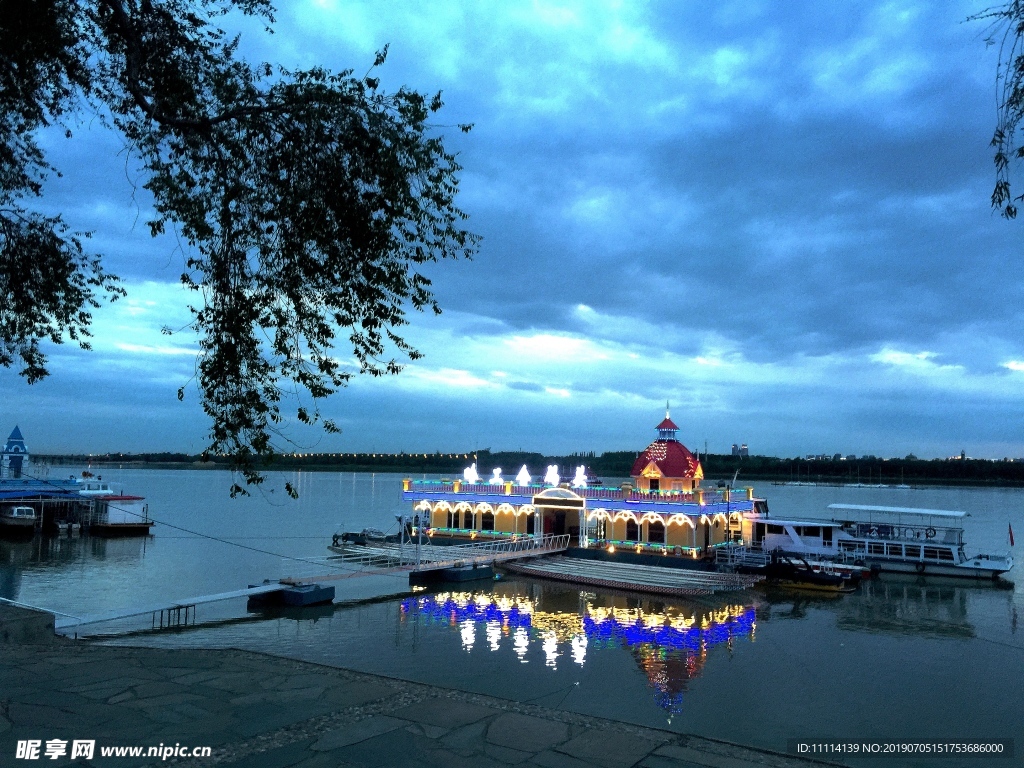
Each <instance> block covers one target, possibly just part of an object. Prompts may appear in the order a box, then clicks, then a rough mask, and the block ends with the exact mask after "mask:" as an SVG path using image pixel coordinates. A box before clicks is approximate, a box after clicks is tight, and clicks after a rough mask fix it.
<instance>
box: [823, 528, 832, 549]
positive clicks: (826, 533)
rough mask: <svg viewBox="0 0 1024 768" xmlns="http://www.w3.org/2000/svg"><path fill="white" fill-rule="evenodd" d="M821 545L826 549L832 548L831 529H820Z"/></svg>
mask: <svg viewBox="0 0 1024 768" xmlns="http://www.w3.org/2000/svg"><path fill="white" fill-rule="evenodd" d="M821 543H822V544H824V545H825V546H826V547H831V546H832V529H831V528H822V529H821Z"/></svg>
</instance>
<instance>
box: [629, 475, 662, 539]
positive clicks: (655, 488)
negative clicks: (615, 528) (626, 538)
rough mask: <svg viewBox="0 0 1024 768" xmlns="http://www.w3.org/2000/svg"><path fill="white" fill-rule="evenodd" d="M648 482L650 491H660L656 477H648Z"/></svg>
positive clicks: (659, 483)
mask: <svg viewBox="0 0 1024 768" xmlns="http://www.w3.org/2000/svg"><path fill="white" fill-rule="evenodd" d="M650 484H651V485H650V489H651V490H652V491H660V490H661V482H660V481H659V480H658V478H656V477H652V478H651V479H650ZM630 541H632V539H630Z"/></svg>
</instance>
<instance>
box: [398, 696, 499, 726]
mask: <svg viewBox="0 0 1024 768" xmlns="http://www.w3.org/2000/svg"><path fill="white" fill-rule="evenodd" d="M498 712H499V710H497V709H492V708H490V707H482V706H480V705H478V704H469V703H467V702H464V701H458V700H453V699H448V698H444V697H431V698H429V699H426V700H425V701H420V702H417V703H415V704H411V705H409V706H408V707H403V708H402V709H399V710H396V711H394V712H392V713H391V714H393V715H394V716H395V717H404V718H405V719H406V720H414V721H416V722H417V723H427V724H428V725H438V726H441V727H442V728H458V727H460V726H463V725H467V724H468V723H475V722H476V721H477V720H483V719H484V718H485V717H490V716H491V715H496V714H498Z"/></svg>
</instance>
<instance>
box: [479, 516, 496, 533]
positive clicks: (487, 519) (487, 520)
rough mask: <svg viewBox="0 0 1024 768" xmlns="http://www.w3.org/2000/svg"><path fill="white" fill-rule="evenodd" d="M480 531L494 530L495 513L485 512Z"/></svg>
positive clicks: (481, 517)
mask: <svg viewBox="0 0 1024 768" xmlns="http://www.w3.org/2000/svg"><path fill="white" fill-rule="evenodd" d="M480 530H481V531H493V530H494V513H493V512H484V513H483V514H481V515H480Z"/></svg>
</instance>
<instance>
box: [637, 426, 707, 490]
mask: <svg viewBox="0 0 1024 768" xmlns="http://www.w3.org/2000/svg"><path fill="white" fill-rule="evenodd" d="M665 421H667V422H668V423H669V424H672V422H671V421H668V419H665ZM665 421H663V422H662V424H664V423H665ZM658 428H659V429H665V427H662V426H660V425H659V427H658ZM673 428H675V425H674V424H672V427H668V429H673ZM652 461H653V462H654V463H655V464H657V466H658V469H659V470H660V471H661V474H662V476H663V477H694V476H696V474H697V472H698V471H699V470H700V462H699V461H697V459H696V457H694V455H693V454H692V453H690V452H689V451H688V450H687V449H686V446H685V445H683V444H682V443H680V442H679V441H677V440H655V441H654V442H653V443H651V444H650V445H648V446H647V449H646V450H645V451H644V452H643V453H641V454H640V455H639V456H637V458H636V461H634V462H633V471H632V472H630V473H629V474H630V475H631V476H632V477H640V475H642V474H643V472H644V470H645V469H646V468H647V465H648V464H650V463H651V462H652Z"/></svg>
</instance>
